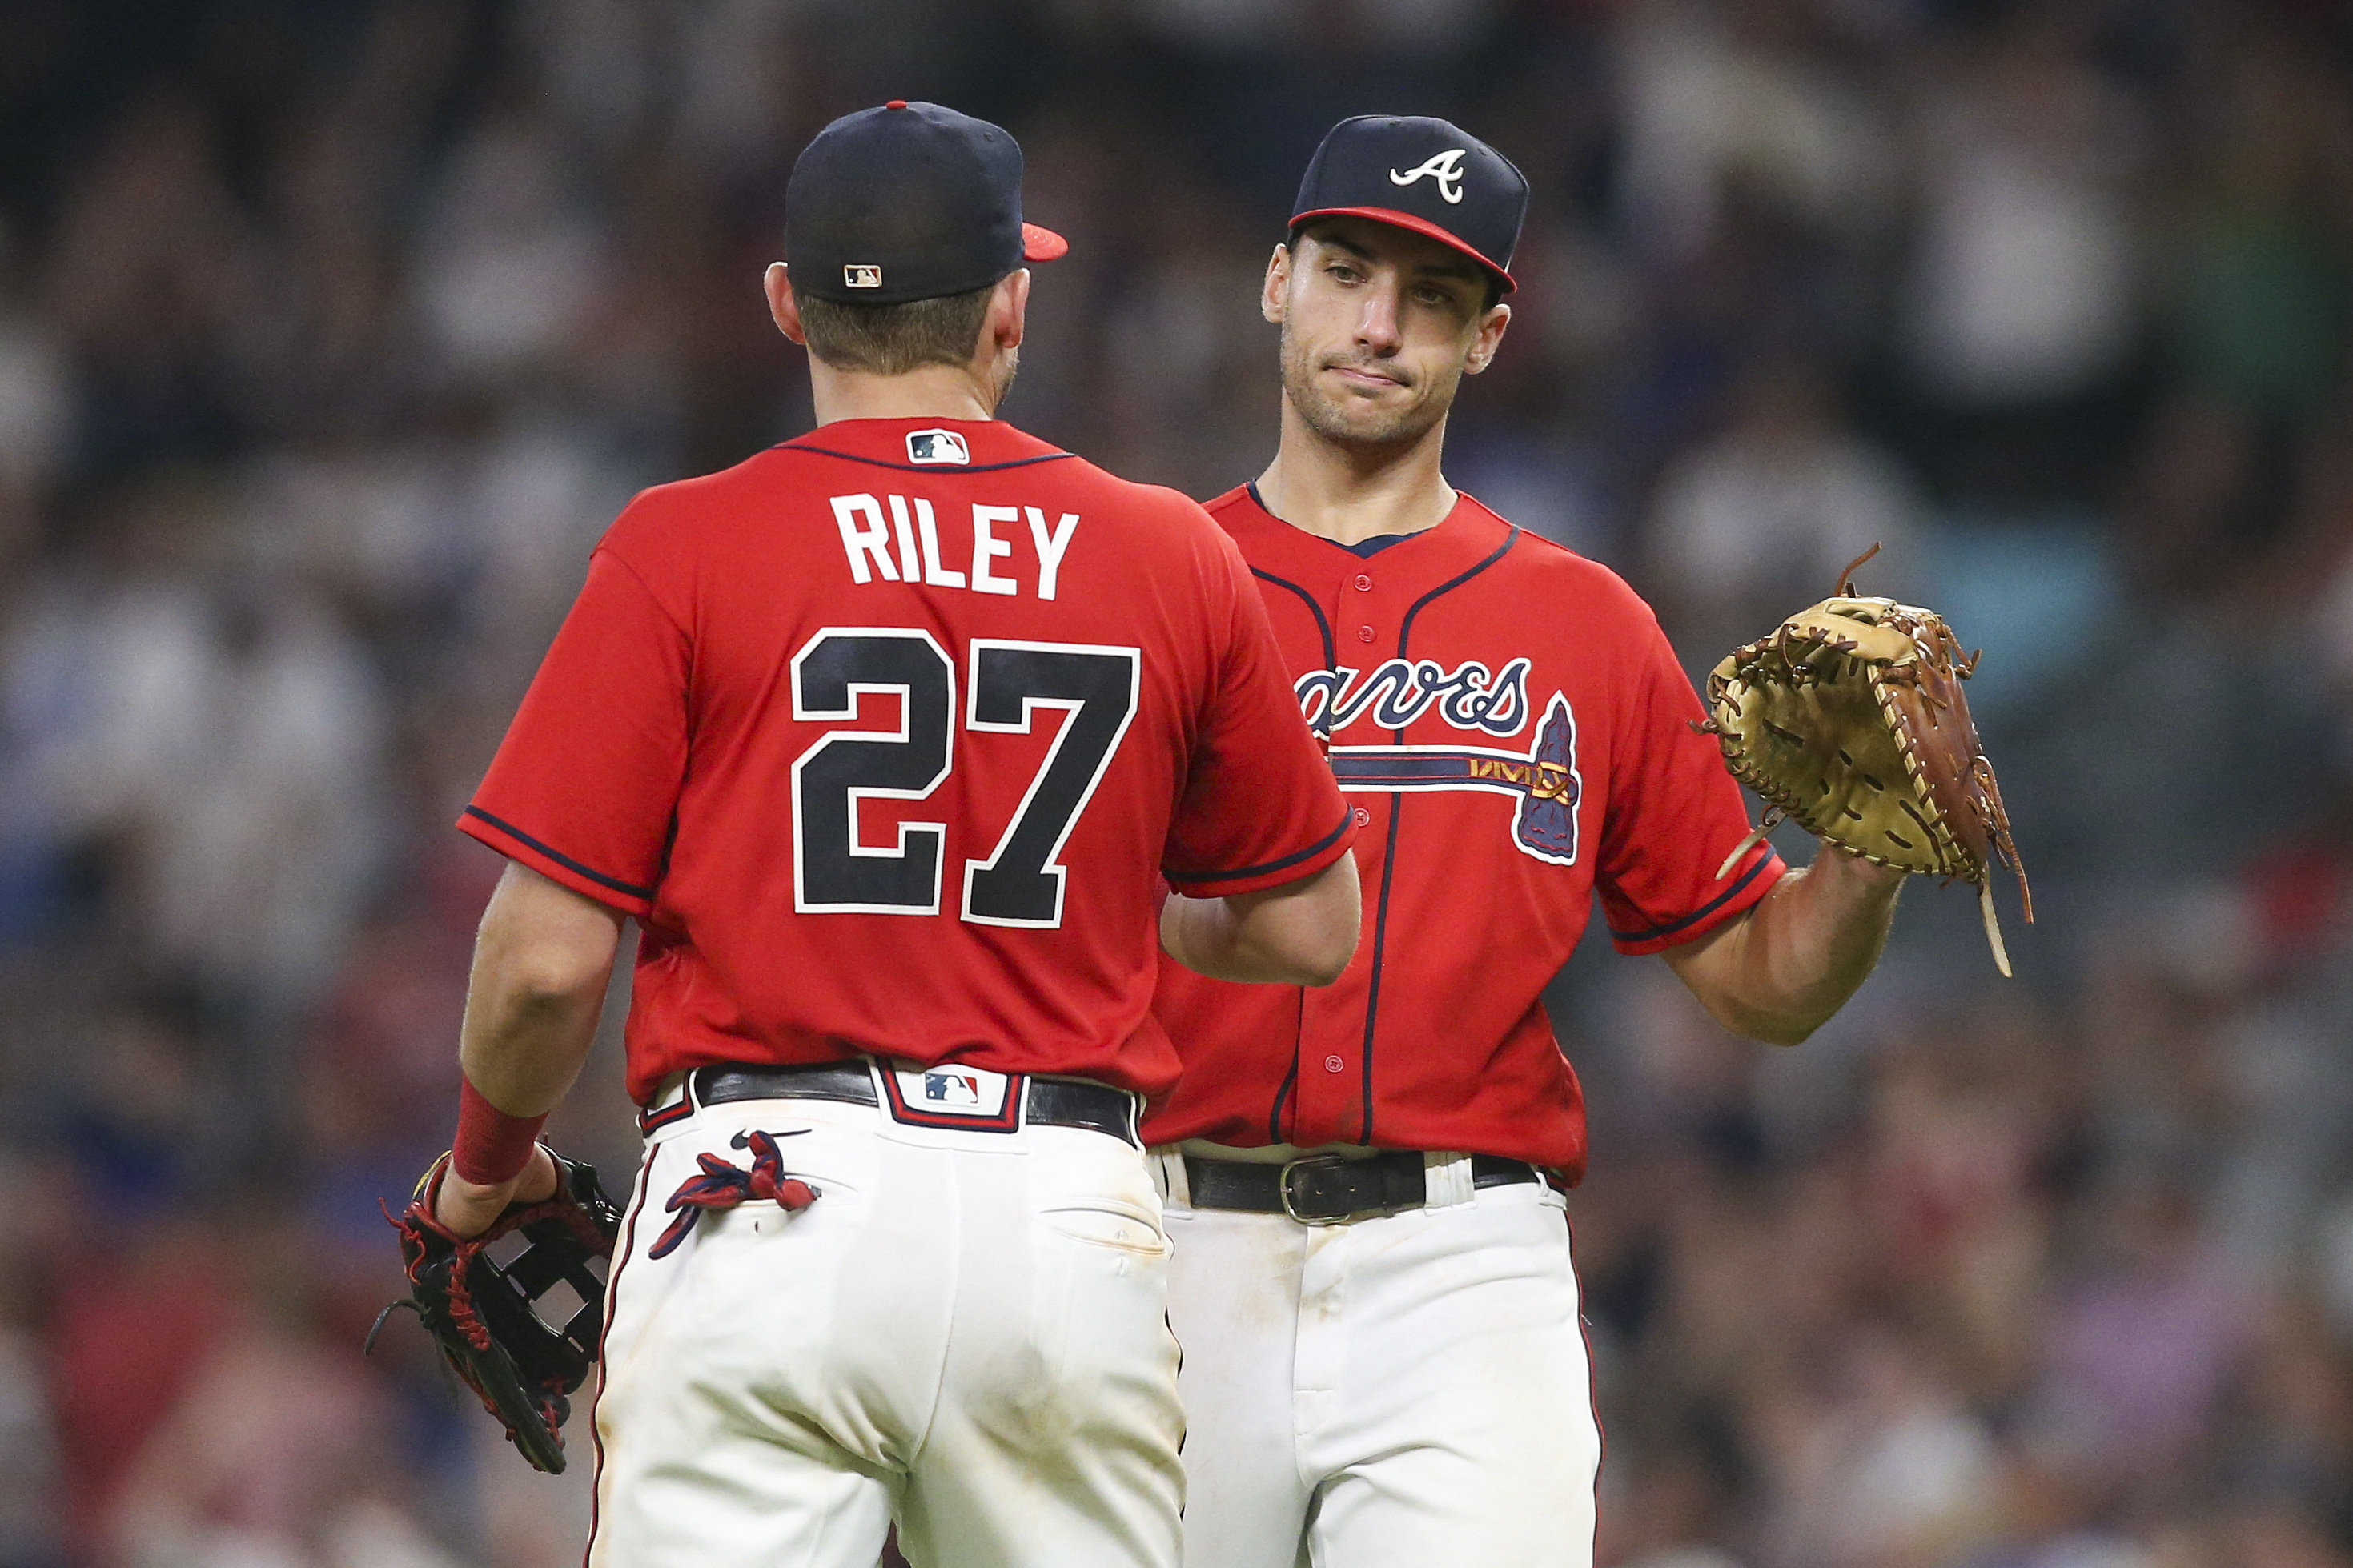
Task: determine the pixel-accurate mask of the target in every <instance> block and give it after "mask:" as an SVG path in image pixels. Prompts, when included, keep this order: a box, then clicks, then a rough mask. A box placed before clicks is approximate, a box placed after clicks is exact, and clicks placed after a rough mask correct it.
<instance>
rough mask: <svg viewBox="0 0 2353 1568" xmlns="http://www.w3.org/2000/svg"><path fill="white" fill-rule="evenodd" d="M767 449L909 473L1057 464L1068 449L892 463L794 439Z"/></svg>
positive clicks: (972, 471)
mask: <svg viewBox="0 0 2353 1568" xmlns="http://www.w3.org/2000/svg"><path fill="white" fill-rule="evenodd" d="M768 450H770V451H771V452H814V453H816V454H817V455H818V457H820V458H840V459H841V460H842V461H843V462H845V463H864V464H866V465H868V466H869V467H871V468H897V469H899V470H900V471H901V472H902V473H909V474H993V473H995V472H997V470H998V469H999V468H1028V467H1029V465H1030V464H1032V463H1059V462H1060V461H1061V460H1062V459H1063V458H1069V457H1074V456H1076V454H1075V453H1071V452H1041V453H1039V455H1038V456H1036V457H1034V458H1009V459H1008V460H1007V461H1005V462H1002V463H894V462H892V461H891V460H889V459H888V458H861V457H860V456H859V455H858V454H857V453H855V452H837V451H835V450H834V449H833V448H832V447H804V446H802V445H801V444H800V443H799V442H798V441H779V442H777V443H776V445H775V446H773V447H769V448H768Z"/></svg>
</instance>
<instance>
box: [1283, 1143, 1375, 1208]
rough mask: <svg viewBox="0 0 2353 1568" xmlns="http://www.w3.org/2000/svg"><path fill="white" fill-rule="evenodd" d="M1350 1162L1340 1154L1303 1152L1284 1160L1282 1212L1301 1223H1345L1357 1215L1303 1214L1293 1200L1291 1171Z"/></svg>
mask: <svg viewBox="0 0 2353 1568" xmlns="http://www.w3.org/2000/svg"><path fill="white" fill-rule="evenodd" d="M1347 1163H1349V1162H1348V1161H1347V1159H1346V1158H1345V1157H1344V1156H1342V1155H1339V1154H1303V1155H1301V1156H1300V1157H1299V1158H1298V1159H1296V1160H1286V1161H1284V1162H1283V1163H1282V1184H1281V1186H1280V1188H1279V1189H1278V1190H1279V1191H1280V1192H1281V1193H1282V1212H1283V1214H1284V1215H1285V1216H1287V1217H1288V1218H1290V1219H1291V1220H1293V1221H1294V1222H1295V1223H1297V1224H1300V1225H1345V1224H1347V1223H1348V1222H1349V1221H1350V1220H1352V1219H1355V1218H1356V1217H1357V1216H1356V1215H1355V1214H1341V1215H1329V1216H1328V1217H1327V1216H1324V1215H1303V1214H1301V1213H1300V1212H1299V1209H1298V1205H1295V1204H1293V1202H1292V1196H1293V1194H1292V1190H1291V1173H1293V1171H1297V1170H1300V1169H1303V1168H1305V1167H1311V1166H1313V1167H1331V1166H1337V1165H1345V1164H1347ZM1361 1212H1362V1213H1365V1214H1380V1213H1383V1212H1385V1211H1383V1210H1380V1209H1366V1210H1363V1211H1361Z"/></svg>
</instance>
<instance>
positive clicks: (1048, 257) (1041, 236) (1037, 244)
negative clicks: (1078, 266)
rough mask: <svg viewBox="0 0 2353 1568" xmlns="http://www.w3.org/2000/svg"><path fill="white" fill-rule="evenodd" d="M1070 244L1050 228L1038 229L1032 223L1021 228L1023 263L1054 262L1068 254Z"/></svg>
mask: <svg viewBox="0 0 2353 1568" xmlns="http://www.w3.org/2000/svg"><path fill="white" fill-rule="evenodd" d="M1070 251H1071V242H1070V241H1069V240H1067V239H1064V238H1063V237H1061V236H1060V235H1059V234H1056V233H1055V232H1054V231H1053V230H1052V229H1050V228H1039V226H1037V225H1036V224H1034V223H1025V224H1023V225H1022V226H1021V259H1022V260H1024V261H1056V260H1060V258H1062V257H1065V256H1067V255H1069V254H1070Z"/></svg>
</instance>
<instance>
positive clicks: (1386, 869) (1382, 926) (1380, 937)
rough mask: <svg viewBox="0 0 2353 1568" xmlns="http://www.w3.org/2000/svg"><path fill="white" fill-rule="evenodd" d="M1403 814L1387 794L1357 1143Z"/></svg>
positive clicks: (1369, 1098)
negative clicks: (1385, 840)
mask: <svg viewBox="0 0 2353 1568" xmlns="http://www.w3.org/2000/svg"><path fill="white" fill-rule="evenodd" d="M1404 817H1405V796H1403V795H1391V796H1389V842H1388V852H1387V854H1386V855H1385V856H1384V857H1383V858H1382V860H1381V901H1380V904H1379V906H1378V908H1377V909H1376V910H1375V911H1374V913H1373V975H1372V983H1371V984H1369V985H1367V986H1366V988H1365V1052H1364V1055H1365V1083H1364V1097H1365V1100H1364V1104H1365V1130H1364V1131H1362V1132H1361V1133H1359V1134H1358V1135H1357V1137H1356V1142H1359V1143H1370V1142H1372V1141H1373V1020H1374V1019H1375V1018H1376V1017H1377V1016H1379V1014H1380V1010H1381V962H1382V960H1383V958H1384V957H1386V956H1387V953H1388V944H1389V886H1390V884H1391V882H1392V881H1394V880H1395V878H1394V876H1393V875H1392V873H1393V872H1394V871H1395V870H1396V868H1397V846H1398V823H1399V822H1400V821H1402V820H1403V819H1404Z"/></svg>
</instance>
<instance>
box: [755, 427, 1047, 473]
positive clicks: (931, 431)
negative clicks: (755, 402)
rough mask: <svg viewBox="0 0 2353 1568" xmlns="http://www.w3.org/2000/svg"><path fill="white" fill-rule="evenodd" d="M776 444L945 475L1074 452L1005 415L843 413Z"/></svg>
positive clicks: (782, 448)
mask: <svg viewBox="0 0 2353 1568" xmlns="http://www.w3.org/2000/svg"><path fill="white" fill-rule="evenodd" d="M774 449H775V450H776V451H780V452H814V453H818V454H821V455H823V456H826V457H833V458H848V459H849V460H850V461H852V462H859V463H872V464H874V465H876V466H878V467H881V468H902V469H906V470H908V471H910V472H913V473H919V474H941V475H949V474H957V473H976V472H986V471H987V470H989V469H992V468H1011V467H1015V466H1017V465H1027V464H1029V463H1042V462H1050V461H1052V460H1053V459H1055V458H1067V457H1069V456H1071V454H1070V453H1068V452H1065V451H1063V450H1062V449H1061V448H1060V447H1050V446H1049V445H1047V444H1046V443H1045V442H1043V441H1040V440H1039V439H1038V438H1037V437H1035V436H1032V435H1029V433H1028V432H1026V431H1022V430H1017V429H1015V428H1014V427H1013V426H1010V425H1008V424H1007V423H1005V421H1003V420H1001V419H837V420H835V421H833V423H831V424H829V425H820V426H818V427H817V428H816V429H814V430H812V431H810V432H809V433H808V434H807V435H806V436H797V437H794V438H793V439H791V440H789V441H781V442H778V443H777V445H776V447H775V448H774Z"/></svg>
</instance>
